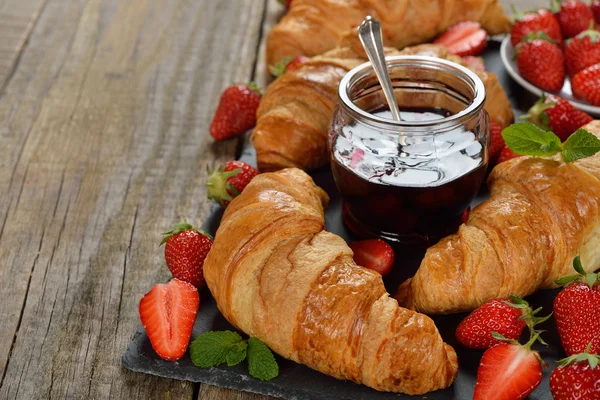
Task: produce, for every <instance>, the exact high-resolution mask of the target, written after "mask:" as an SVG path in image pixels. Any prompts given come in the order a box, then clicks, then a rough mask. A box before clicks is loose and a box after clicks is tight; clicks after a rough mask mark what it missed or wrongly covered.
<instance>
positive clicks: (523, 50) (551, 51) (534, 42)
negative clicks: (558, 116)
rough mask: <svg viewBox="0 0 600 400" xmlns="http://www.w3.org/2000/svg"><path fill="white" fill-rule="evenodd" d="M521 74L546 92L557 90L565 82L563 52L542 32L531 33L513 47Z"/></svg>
mask: <svg viewBox="0 0 600 400" xmlns="http://www.w3.org/2000/svg"><path fill="white" fill-rule="evenodd" d="M515 52H516V57H517V67H518V68H519V72H520V73H521V76H523V78H525V79H526V80H528V81H529V82H531V83H532V84H534V85H535V86H537V87H539V88H540V89H542V90H545V91H548V92H557V91H559V90H560V89H561V88H562V87H563V84H564V82H565V66H564V58H563V53H562V51H561V49H560V47H558V46H557V45H556V43H555V42H554V41H553V40H552V39H550V37H548V35H546V34H545V33H543V32H538V33H531V34H529V35H527V36H525V37H524V38H523V41H521V43H519V45H518V46H517V47H516V48H515Z"/></svg>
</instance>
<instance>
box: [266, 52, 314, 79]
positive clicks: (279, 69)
mask: <svg viewBox="0 0 600 400" xmlns="http://www.w3.org/2000/svg"><path fill="white" fill-rule="evenodd" d="M308 60H310V58H309V57H306V56H296V57H285V58H284V59H283V60H281V61H280V62H278V63H277V65H275V66H272V65H271V66H269V72H270V73H271V75H273V76H281V75H283V74H284V73H286V72H288V71H293V70H295V69H296V68H298V67H299V66H300V65H302V64H303V63H305V62H306V61H308Z"/></svg>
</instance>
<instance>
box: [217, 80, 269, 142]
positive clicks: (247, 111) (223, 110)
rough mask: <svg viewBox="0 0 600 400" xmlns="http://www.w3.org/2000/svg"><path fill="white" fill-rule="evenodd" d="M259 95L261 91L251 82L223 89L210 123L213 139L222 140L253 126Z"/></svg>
mask: <svg viewBox="0 0 600 400" xmlns="http://www.w3.org/2000/svg"><path fill="white" fill-rule="evenodd" d="M260 97H261V92H260V90H259V89H258V87H257V86H256V84H255V83H253V82H250V83H249V84H247V85H242V84H238V85H233V86H230V87H228V88H227V89H225V91H224V92H223V93H222V94H221V99H220V100H219V106H218V107H217V111H216V112H215V115H214V117H213V120H212V122H211V124H210V135H211V136H212V137H213V138H214V139H215V140H223V139H229V138H231V137H234V136H237V135H241V134H242V133H244V132H246V131H247V130H248V129H251V128H253V127H254V125H256V110H258V105H259V104H260Z"/></svg>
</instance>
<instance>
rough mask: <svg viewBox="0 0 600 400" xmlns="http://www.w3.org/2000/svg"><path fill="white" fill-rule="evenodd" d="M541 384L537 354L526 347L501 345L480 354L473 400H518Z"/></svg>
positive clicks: (540, 368) (540, 370) (540, 367)
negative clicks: (481, 355)
mask: <svg viewBox="0 0 600 400" xmlns="http://www.w3.org/2000/svg"><path fill="white" fill-rule="evenodd" d="M541 381H542V366H541V365H540V359H539V355H538V354H537V353H536V352H534V351H531V349H530V348H528V346H527V345H525V346H521V345H519V344H509V343H502V344H498V345H496V346H494V347H492V348H490V349H488V350H486V351H485V353H483V357H482V358H481V362H480V364H479V370H478V371H477V383H476V384H475V394H474V395H473V400H490V399H494V400H520V399H524V398H525V397H527V395H529V393H531V392H533V391H534V390H535V388H536V387H538V385H539V384H540V382H541Z"/></svg>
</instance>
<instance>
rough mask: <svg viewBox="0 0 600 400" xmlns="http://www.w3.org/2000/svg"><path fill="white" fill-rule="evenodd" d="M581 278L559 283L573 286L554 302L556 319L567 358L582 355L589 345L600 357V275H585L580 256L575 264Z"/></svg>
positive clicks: (568, 277) (572, 278) (563, 291)
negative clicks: (572, 355)
mask: <svg viewBox="0 0 600 400" xmlns="http://www.w3.org/2000/svg"><path fill="white" fill-rule="evenodd" d="M573 267H574V268H575V270H576V271H577V274H574V275H569V276H566V277H564V278H562V279H559V280H558V281H556V284H558V285H565V284H570V285H569V286H567V287H566V288H565V289H563V290H562V291H561V292H560V293H559V294H558V295H557V296H556V298H555V299H554V319H555V320H556V327H557V328H558V335H559V336H560V342H561V344H562V346H563V349H565V353H567V355H571V354H577V353H582V352H583V351H584V350H585V348H586V346H588V344H589V345H590V346H591V347H590V351H591V352H592V353H594V354H597V353H600V283H599V279H598V277H599V276H598V274H588V273H586V272H585V271H584V269H583V267H582V265H581V260H580V259H579V256H577V257H575V259H574V260H573Z"/></svg>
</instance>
